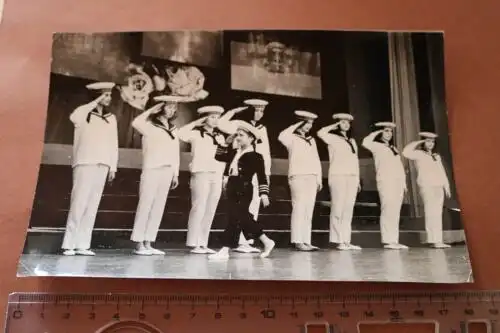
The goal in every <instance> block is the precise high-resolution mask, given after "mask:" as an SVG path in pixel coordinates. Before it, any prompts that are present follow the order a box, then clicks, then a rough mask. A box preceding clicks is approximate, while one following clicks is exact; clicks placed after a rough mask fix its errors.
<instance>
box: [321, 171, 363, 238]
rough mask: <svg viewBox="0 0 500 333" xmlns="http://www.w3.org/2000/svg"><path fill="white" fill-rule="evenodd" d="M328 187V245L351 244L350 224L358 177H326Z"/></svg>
mask: <svg viewBox="0 0 500 333" xmlns="http://www.w3.org/2000/svg"><path fill="white" fill-rule="evenodd" d="M328 185H329V186H330V196H331V206H332V207H331V210H330V243H337V244H342V243H347V244H349V243H350V242H351V224H352V216H353V213H354V204H355V203H356V196H357V193H358V186H359V177H358V176H350V175H332V176H329V177H328Z"/></svg>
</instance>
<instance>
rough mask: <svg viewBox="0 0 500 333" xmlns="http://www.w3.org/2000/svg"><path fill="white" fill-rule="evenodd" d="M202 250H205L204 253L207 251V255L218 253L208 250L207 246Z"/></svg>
mask: <svg viewBox="0 0 500 333" xmlns="http://www.w3.org/2000/svg"><path fill="white" fill-rule="evenodd" d="M201 248H202V249H203V251H205V253H206V254H215V253H217V252H215V251H214V250H212V249H209V248H208V247H206V246H202V247H201Z"/></svg>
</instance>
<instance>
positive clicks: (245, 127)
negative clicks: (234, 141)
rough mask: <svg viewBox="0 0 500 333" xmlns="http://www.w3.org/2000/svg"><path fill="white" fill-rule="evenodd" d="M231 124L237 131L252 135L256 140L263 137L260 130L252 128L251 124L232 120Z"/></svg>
mask: <svg viewBox="0 0 500 333" xmlns="http://www.w3.org/2000/svg"><path fill="white" fill-rule="evenodd" d="M231 124H232V125H233V126H234V127H235V128H237V129H241V130H243V131H245V132H248V133H250V134H252V135H253V136H254V137H255V138H256V139H260V136H261V135H260V132H259V130H258V129H257V128H256V127H255V126H252V125H251V124H250V123H248V122H246V121H243V120H232V121H231Z"/></svg>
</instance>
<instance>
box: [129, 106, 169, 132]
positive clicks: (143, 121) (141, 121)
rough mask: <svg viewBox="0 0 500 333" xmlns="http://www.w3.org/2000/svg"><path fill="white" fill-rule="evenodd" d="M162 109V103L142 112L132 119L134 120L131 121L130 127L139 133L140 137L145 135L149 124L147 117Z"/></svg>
mask: <svg viewBox="0 0 500 333" xmlns="http://www.w3.org/2000/svg"><path fill="white" fill-rule="evenodd" d="M162 107H163V103H160V104H157V105H155V106H153V107H151V108H149V109H147V110H146V111H144V112H143V113H141V114H140V115H138V116H137V117H135V118H134V120H132V127H133V128H134V129H135V130H136V131H137V132H139V133H141V134H142V135H145V134H146V132H147V129H148V127H149V124H148V118H149V116H150V115H151V114H154V113H156V112H158V111H160V109H161V108H162Z"/></svg>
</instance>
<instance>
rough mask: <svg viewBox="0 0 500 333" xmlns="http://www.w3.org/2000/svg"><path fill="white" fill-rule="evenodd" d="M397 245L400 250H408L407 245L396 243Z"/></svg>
mask: <svg viewBox="0 0 500 333" xmlns="http://www.w3.org/2000/svg"><path fill="white" fill-rule="evenodd" d="M398 247H399V248H400V249H401V250H408V246H406V245H403V244H398Z"/></svg>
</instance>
